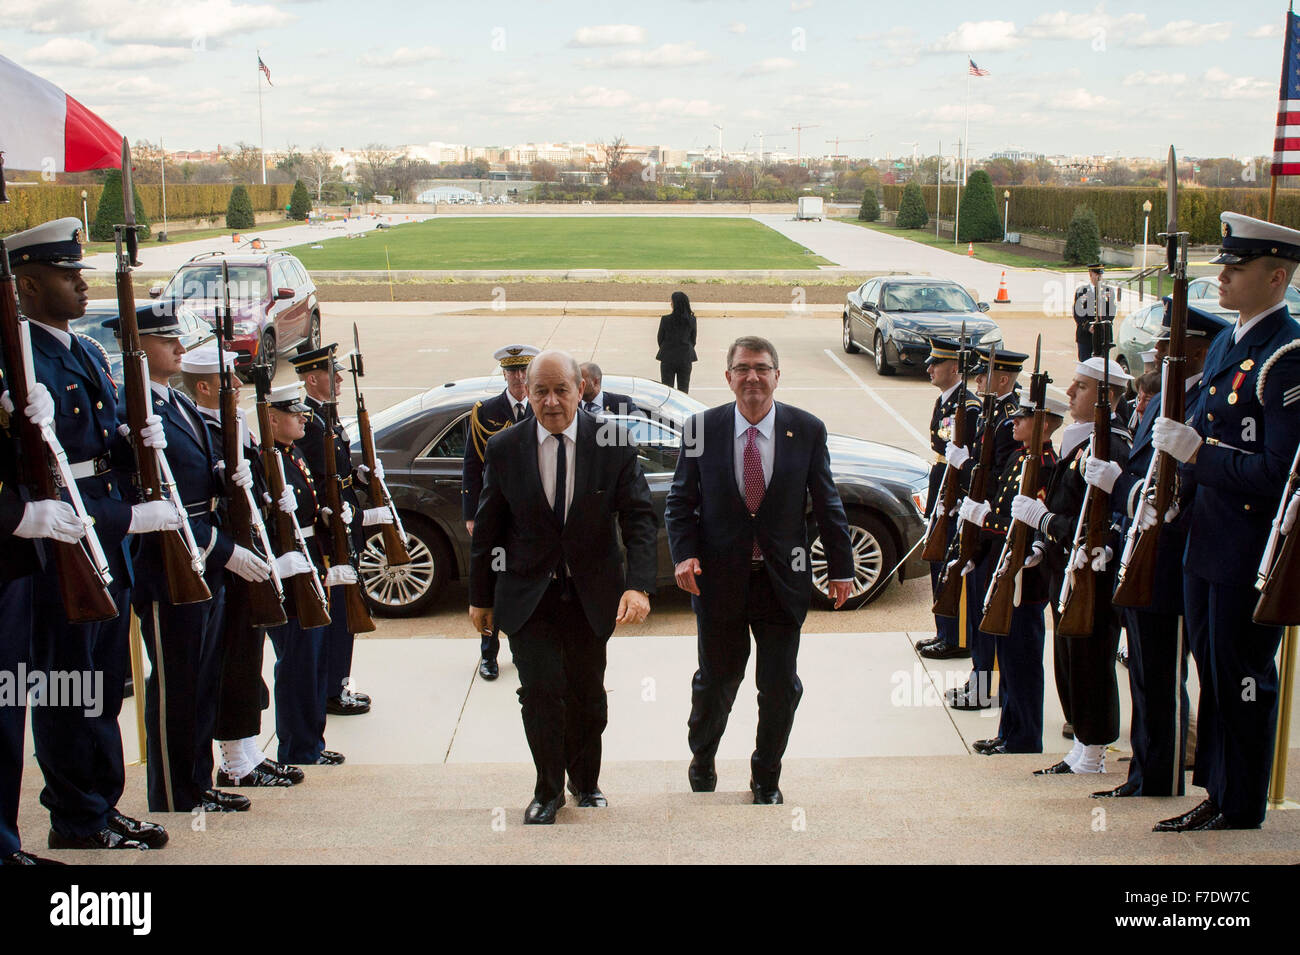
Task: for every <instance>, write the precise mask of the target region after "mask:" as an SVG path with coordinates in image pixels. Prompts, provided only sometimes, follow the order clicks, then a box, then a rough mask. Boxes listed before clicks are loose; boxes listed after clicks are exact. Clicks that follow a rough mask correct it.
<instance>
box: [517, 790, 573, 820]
mask: <svg viewBox="0 0 1300 955" xmlns="http://www.w3.org/2000/svg"><path fill="white" fill-rule="evenodd" d="M563 805H564V793H560V794H559V795H558V796H556V797H555V798H554V799H552V800H551V801H550V802H541V801H539V800H537V799H534V800H533V801H532V802H530V803H529V804H528V808H527V809H525V810H524V825H525V826H549V825H553V824H554V823H555V814H556V813H557V812H559V811H560V807H561V806H563Z"/></svg>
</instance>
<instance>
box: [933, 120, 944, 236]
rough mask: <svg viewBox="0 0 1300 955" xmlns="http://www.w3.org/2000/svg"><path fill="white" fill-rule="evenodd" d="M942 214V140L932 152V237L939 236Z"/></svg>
mask: <svg viewBox="0 0 1300 955" xmlns="http://www.w3.org/2000/svg"><path fill="white" fill-rule="evenodd" d="M942 214H943V140H942V139H941V140H939V151H938V152H937V153H935V154H934V237H935V239H936V240H938V238H939V216H940V215H942Z"/></svg>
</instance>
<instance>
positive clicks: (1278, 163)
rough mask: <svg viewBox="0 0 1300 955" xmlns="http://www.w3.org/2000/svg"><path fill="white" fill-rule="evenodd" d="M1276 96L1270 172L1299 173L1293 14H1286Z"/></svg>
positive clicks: (1298, 65) (1299, 47)
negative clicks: (1275, 122)
mask: <svg viewBox="0 0 1300 955" xmlns="http://www.w3.org/2000/svg"><path fill="white" fill-rule="evenodd" d="M1277 99H1278V103H1277V132H1276V133H1274V134H1273V168H1272V175H1274V176H1300V16H1296V15H1295V14H1294V13H1287V15H1286V43H1285V45H1284V46H1283V47H1282V87H1281V89H1280V90H1279V91H1278V94H1277Z"/></svg>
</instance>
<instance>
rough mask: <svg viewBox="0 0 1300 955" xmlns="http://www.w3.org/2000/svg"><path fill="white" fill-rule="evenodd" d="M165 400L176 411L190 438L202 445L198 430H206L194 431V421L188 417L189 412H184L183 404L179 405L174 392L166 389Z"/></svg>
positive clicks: (200, 428) (179, 400) (178, 399)
mask: <svg viewBox="0 0 1300 955" xmlns="http://www.w3.org/2000/svg"><path fill="white" fill-rule="evenodd" d="M167 400H168V401H169V402H170V403H171V406H172V407H173V408H175V409H176V412H177V414H179V415H180V419H181V421H182V422H183V423H184V424H185V426H186V427H187V428H188V429H189V432H190V436H191V437H193V438H194V440H196V441H198V442H199V443H200V444H202V443H203V440H202V438H200V437H199V431H200V430H206V429H203V428H202V427H201V426H200V427H199V428H198V429H197V430H196V428H195V421H194V419H193V418H191V417H190V415H189V412H187V411H186V410H185V406H184V405H183V404H181V399H180V396H179V395H177V394H176V392H175V391H173V390H172V389H171V388H168V389H167Z"/></svg>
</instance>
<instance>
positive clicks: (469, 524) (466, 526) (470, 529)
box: [465, 521, 474, 537]
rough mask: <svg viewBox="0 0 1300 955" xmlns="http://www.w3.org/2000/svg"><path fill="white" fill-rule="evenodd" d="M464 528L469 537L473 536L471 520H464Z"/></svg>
mask: <svg viewBox="0 0 1300 955" xmlns="http://www.w3.org/2000/svg"><path fill="white" fill-rule="evenodd" d="M465 530H467V531H469V536H470V537H473V536H474V522H473V521H466V522H465Z"/></svg>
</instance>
